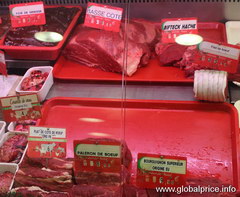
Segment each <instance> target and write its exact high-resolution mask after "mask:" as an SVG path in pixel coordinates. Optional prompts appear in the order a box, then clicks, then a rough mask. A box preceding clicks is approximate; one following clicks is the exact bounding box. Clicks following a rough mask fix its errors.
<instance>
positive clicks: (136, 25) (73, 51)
mask: <svg viewBox="0 0 240 197" xmlns="http://www.w3.org/2000/svg"><path fill="white" fill-rule="evenodd" d="M156 37H157V30H156V27H155V25H153V24H152V23H150V22H147V21H145V20H132V21H131V22H130V24H129V25H127V26H125V24H124V22H123V23H122V25H121V30H120V32H119V33H116V32H110V31H105V30H99V29H93V28H88V27H85V26H83V25H79V26H78V27H77V29H76V31H75V33H74V35H73V37H72V38H71V40H70V42H69V44H68V45H67V47H66V48H65V50H64V56H65V57H66V58H68V59H69V60H73V61H76V62H78V63H80V64H81V65H85V66H89V67H92V68H98V69H101V70H103V71H108V72H115V73H123V72H124V74H126V75H128V76H131V75H133V73H135V72H136V71H137V69H138V68H139V67H141V66H144V65H146V64H147V63H148V61H149V58H150V56H151V53H150V48H151V46H153V43H154V42H155V41H156ZM125 51H126V52H125ZM126 58H127V60H126Z"/></svg>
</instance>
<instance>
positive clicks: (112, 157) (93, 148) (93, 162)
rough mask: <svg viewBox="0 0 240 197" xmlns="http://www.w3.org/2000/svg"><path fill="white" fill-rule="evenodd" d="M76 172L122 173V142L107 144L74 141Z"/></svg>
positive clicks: (103, 142)
mask: <svg viewBox="0 0 240 197" xmlns="http://www.w3.org/2000/svg"><path fill="white" fill-rule="evenodd" d="M74 163H75V165H74V166H75V167H74V168H75V169H74V170H75V171H88V172H120V171H121V144H120V142H105V141H102V142H101V141H100V142H99V141H97V142H96V143H95V142H93V141H92V140H75V141H74Z"/></svg>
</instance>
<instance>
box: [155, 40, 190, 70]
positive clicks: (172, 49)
mask: <svg viewBox="0 0 240 197" xmlns="http://www.w3.org/2000/svg"><path fill="white" fill-rule="evenodd" d="M186 49H187V47H186V46H182V45H179V44H176V43H172V44H166V43H161V42H159V43H157V44H156V46H155V52H156V54H157V56H158V59H159V61H160V63H161V64H162V65H167V66H172V65H173V64H175V63H176V62H178V61H180V60H181V59H182V58H183V56H184V52H185V51H186Z"/></svg>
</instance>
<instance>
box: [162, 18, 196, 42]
mask: <svg viewBox="0 0 240 197" xmlns="http://www.w3.org/2000/svg"><path fill="white" fill-rule="evenodd" d="M197 33H198V27H197V18H169V19H162V42H163V43H175V39H176V37H178V36H180V35H182V34H197Z"/></svg>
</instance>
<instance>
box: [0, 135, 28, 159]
mask: <svg viewBox="0 0 240 197" xmlns="http://www.w3.org/2000/svg"><path fill="white" fill-rule="evenodd" d="M26 145H27V136H26V135H14V136H12V137H10V138H9V139H8V140H7V141H5V142H4V144H3V145H2V147H1V148H0V162H14V163H18V162H19V161H20V159H21V156H22V154H23V151H24V149H25V147H26Z"/></svg>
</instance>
